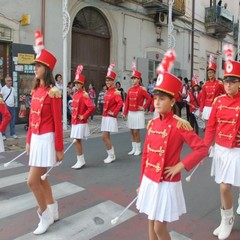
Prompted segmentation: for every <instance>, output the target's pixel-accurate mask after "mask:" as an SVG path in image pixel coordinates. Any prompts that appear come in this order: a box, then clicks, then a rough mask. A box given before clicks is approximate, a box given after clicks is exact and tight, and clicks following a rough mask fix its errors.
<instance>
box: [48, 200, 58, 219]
mask: <svg viewBox="0 0 240 240" xmlns="http://www.w3.org/2000/svg"><path fill="white" fill-rule="evenodd" d="M48 208H49V210H50V212H51V214H52V216H53V220H54V221H57V220H58V219H59V213H58V202H57V201H55V202H54V203H53V204H49V205H48Z"/></svg>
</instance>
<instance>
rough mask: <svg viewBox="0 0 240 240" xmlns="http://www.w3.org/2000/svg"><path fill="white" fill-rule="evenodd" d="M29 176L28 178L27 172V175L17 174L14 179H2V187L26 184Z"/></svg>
mask: <svg viewBox="0 0 240 240" xmlns="http://www.w3.org/2000/svg"><path fill="white" fill-rule="evenodd" d="M27 176H28V173H27V172H25V173H20V174H16V175H14V177H12V176H8V177H4V178H1V179H0V186H1V187H2V188H4V187H8V186H11V185H14V184H18V183H22V182H25V181H26V180H27Z"/></svg>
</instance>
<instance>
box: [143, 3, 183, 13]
mask: <svg viewBox="0 0 240 240" xmlns="http://www.w3.org/2000/svg"><path fill="white" fill-rule="evenodd" d="M142 4H143V7H145V8H147V9H148V10H149V13H150V14H152V13H157V12H163V13H168V8H169V0H142ZM172 13H173V17H179V16H184V15H185V0H175V1H174V4H173V11H172Z"/></svg>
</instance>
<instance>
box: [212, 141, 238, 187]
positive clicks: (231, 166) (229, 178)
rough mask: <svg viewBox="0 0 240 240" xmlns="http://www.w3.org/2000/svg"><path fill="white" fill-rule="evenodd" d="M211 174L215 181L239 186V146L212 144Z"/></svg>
mask: <svg viewBox="0 0 240 240" xmlns="http://www.w3.org/2000/svg"><path fill="white" fill-rule="evenodd" d="M211 176H214V177H215V182H216V183H218V184H220V183H226V184H231V185H233V186H237V187H239V186H240V148H226V147H222V146H220V145H218V144H215V145H214V151H213V160H212V168H211Z"/></svg>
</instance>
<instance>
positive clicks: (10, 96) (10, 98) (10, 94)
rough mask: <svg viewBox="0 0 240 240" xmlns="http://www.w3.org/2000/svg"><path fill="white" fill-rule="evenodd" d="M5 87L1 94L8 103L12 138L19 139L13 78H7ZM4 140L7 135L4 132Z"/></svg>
mask: <svg viewBox="0 0 240 240" xmlns="http://www.w3.org/2000/svg"><path fill="white" fill-rule="evenodd" d="M5 84H6V85H5V86H4V87H2V90H1V94H2V97H3V101H4V102H5V103H6V105H7V108H8V111H9V112H10V114H11V121H10V136H11V137H13V138H18V137H17V135H16V133H15V117H16V113H15V95H16V94H15V90H14V88H13V87H12V78H11V77H10V76H6V77H5ZM3 140H6V133H5V132H3Z"/></svg>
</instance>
